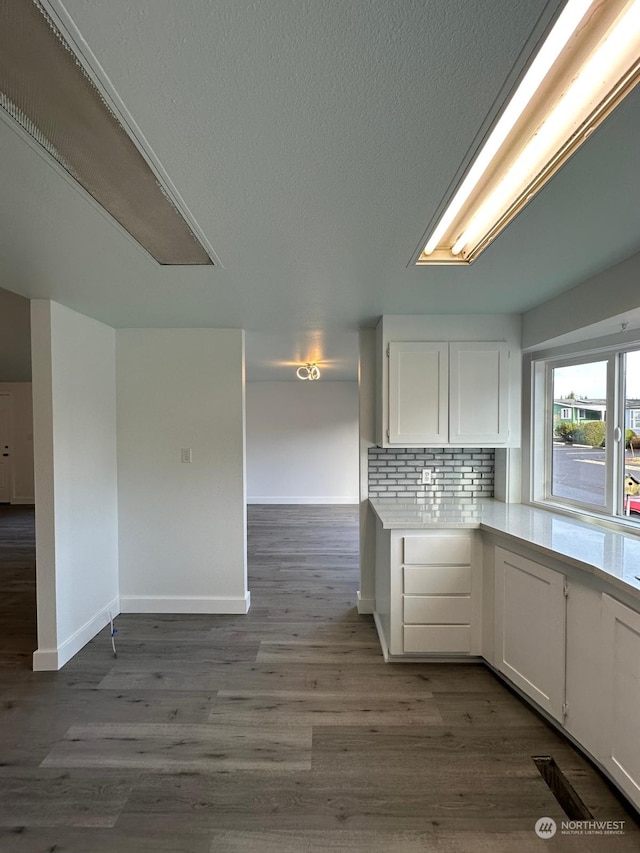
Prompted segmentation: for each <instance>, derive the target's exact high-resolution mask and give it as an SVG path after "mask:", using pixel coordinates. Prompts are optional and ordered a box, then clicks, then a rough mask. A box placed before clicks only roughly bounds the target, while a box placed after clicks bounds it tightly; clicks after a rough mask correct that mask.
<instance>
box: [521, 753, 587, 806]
mask: <svg viewBox="0 0 640 853" xmlns="http://www.w3.org/2000/svg"><path fill="white" fill-rule="evenodd" d="M532 759H533V763H534V764H535V765H536V767H537V768H538V770H539V771H540V775H541V776H542V778H543V779H544V781H545V782H546V783H547V785H548V786H549V788H550V789H551V793H552V794H553V796H554V797H555V798H556V800H557V801H558V802H559V803H560V805H561V807H562V809H563V810H564V812H565V814H566V815H567V817H568V818H569V819H570V820H592V819H593V815H592V814H591V812H590V811H589V809H588V808H587V807H586V805H585V804H584V803H583V802H582V800H581V799H580V797H579V796H578V794H577V793H576V791H575V789H574V787H573V785H572V784H571V782H569V780H568V779H567V778H566V776H565V775H564V773H563V772H562V770H560V768H559V767H558V765H557V764H556V761H555V758H553V756H551V755H533V756H532Z"/></svg>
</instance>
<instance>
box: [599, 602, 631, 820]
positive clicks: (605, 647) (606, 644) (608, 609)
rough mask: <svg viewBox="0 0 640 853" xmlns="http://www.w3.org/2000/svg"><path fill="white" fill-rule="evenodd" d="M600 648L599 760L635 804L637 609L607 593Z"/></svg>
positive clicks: (603, 609)
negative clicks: (601, 715) (601, 710)
mask: <svg viewBox="0 0 640 853" xmlns="http://www.w3.org/2000/svg"><path fill="white" fill-rule="evenodd" d="M602 652H603V684H602V691H603V693H604V696H605V697H606V702H605V713H604V719H603V726H602V757H601V760H602V763H603V764H604V766H605V767H606V768H607V770H609V772H610V773H611V775H612V776H613V777H614V779H615V780H616V781H617V782H618V784H619V785H620V787H621V788H622V789H623V790H624V791H625V792H626V793H627V794H628V795H629V797H630V798H631V800H632V801H633V802H634V803H636V804H638V802H640V613H636V612H635V611H634V610H631V609H630V608H629V607H625V606H624V604H621V603H620V602H619V601H616V600H615V598H611V597H610V596H609V595H606V594H605V595H603V596H602ZM594 687H596V686H595V685H594ZM596 689H597V687H596Z"/></svg>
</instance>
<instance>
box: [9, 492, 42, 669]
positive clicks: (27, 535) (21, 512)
mask: <svg viewBox="0 0 640 853" xmlns="http://www.w3.org/2000/svg"><path fill="white" fill-rule="evenodd" d="M35 546H36V542H35V514H34V509H33V507H32V506H10V505H9V504H0V632H1V639H0V671H2V670H7V669H11V670H13V669H29V670H30V669H31V658H32V655H33V652H34V651H35V649H36V646H37V629H36V558H35Z"/></svg>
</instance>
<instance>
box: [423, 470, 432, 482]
mask: <svg viewBox="0 0 640 853" xmlns="http://www.w3.org/2000/svg"><path fill="white" fill-rule="evenodd" d="M432 477H433V470H432V469H431V468H423V469H422V485H423V486H430V485H431V484H432V483H433V479H432Z"/></svg>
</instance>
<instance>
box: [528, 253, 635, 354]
mask: <svg viewBox="0 0 640 853" xmlns="http://www.w3.org/2000/svg"><path fill="white" fill-rule="evenodd" d="M639 279H640V253H638V254H635V255H632V256H631V257H630V258H627V259H626V260H624V261H621V262H620V263H619V264H616V265H615V266H613V267H610V268H609V269H607V270H605V271H604V272H602V273H599V274H598V275H595V276H593V277H592V278H589V279H587V280H586V281H583V282H582V283H581V284H578V285H577V286H576V287H573V288H571V290H567V291H565V292H564V293H561V294H560V295H559V296H556V297H554V298H553V299H549V300H547V301H546V302H543V303H541V304H540V305H538V306H536V307H535V308H532V309H531V310H530V311H527V312H526V313H525V314H523V315H522V346H523V348H525V349H526V348H532V347H537V346H541V345H542V344H545V343H547V342H549V341H557V343H559V344H562V343H570V342H571V341H576V340H584V339H585V338H596V337H600V336H604V335H607V334H611V333H613V332H616V333H619V332H620V327H619V326H618V327H617V328H612V327H607V325H606V321H607V320H608V319H609V318H613V317H618V316H621V319H622V320H629V319H630V318H629V317H628V316H625V315H627V314H629V313H631V314H632V322H631V323H630V328H633V329H635V330H636V337H637V329H638V318H637V314H638V309H639V308H640V295H639V294H638V281H639ZM598 324H600V326H598ZM603 324H604V325H603ZM590 326H595V327H596V328H593V329H590V330H589V331H587V330H588V329H589V327H590Z"/></svg>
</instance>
